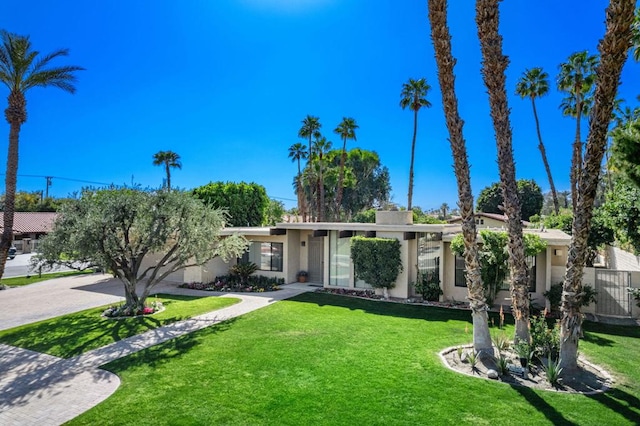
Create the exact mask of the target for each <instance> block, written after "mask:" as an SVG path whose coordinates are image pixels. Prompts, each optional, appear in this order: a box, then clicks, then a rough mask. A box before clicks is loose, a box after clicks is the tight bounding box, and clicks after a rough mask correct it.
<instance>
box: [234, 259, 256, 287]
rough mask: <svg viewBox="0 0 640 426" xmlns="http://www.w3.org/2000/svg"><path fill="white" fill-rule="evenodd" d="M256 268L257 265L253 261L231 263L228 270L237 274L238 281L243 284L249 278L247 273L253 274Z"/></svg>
mask: <svg viewBox="0 0 640 426" xmlns="http://www.w3.org/2000/svg"><path fill="white" fill-rule="evenodd" d="M257 270H258V265H256V264H255V263H253V262H240V263H238V264H236V265H233V266H232V267H231V269H229V272H231V274H232V275H237V276H238V277H239V278H240V282H241V283H243V284H247V281H248V279H249V275H251V274H253V273H254V272H255V271H257Z"/></svg>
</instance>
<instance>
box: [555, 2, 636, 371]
mask: <svg viewBox="0 0 640 426" xmlns="http://www.w3.org/2000/svg"><path fill="white" fill-rule="evenodd" d="M634 8H635V0H611V2H610V3H609V7H608V8H607V10H606V32H605V35H604V38H602V39H601V40H600V43H599V45H598V51H599V53H600V64H599V65H598V67H597V69H596V79H595V80H596V88H595V93H594V99H595V102H594V105H593V109H592V111H591V116H590V119H589V136H588V137H587V146H586V152H585V156H584V164H583V167H582V168H581V169H580V170H579V171H578V173H579V174H578V175H577V184H578V186H577V188H576V195H577V197H578V199H577V200H575V201H574V206H577V208H574V211H573V225H572V235H571V245H570V246H569V253H568V256H567V272H566V274H565V278H564V282H563V292H562V305H561V310H562V320H561V321H560V360H561V361H560V363H561V366H562V367H563V368H564V369H565V371H571V370H576V369H577V368H578V364H577V360H578V339H579V337H580V335H581V328H582V313H581V312H580V296H581V295H582V275H583V270H584V265H585V262H586V258H587V252H588V248H587V239H588V236H589V229H590V227H591V218H592V215H593V206H594V202H595V197H596V191H597V188H598V182H599V179H600V165H601V163H602V157H603V156H604V151H605V148H606V146H607V133H608V129H609V123H610V121H611V113H612V111H613V105H614V100H615V98H616V92H617V90H618V85H619V84H620V74H621V72H622V67H623V65H624V63H625V61H626V59H627V52H628V51H629V48H630V47H631V36H632V31H631V27H632V24H633V18H634V17H633V11H634Z"/></svg>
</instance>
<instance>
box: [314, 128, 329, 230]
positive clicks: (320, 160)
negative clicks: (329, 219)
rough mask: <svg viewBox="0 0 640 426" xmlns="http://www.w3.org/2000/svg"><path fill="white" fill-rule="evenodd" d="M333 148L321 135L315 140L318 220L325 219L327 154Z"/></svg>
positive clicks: (322, 220)
mask: <svg viewBox="0 0 640 426" xmlns="http://www.w3.org/2000/svg"><path fill="white" fill-rule="evenodd" d="M330 150H331V142H330V141H328V140H327V138H325V137H324V136H320V137H319V138H317V139H316V140H315V141H314V142H313V162H312V163H314V165H315V166H316V168H317V170H318V192H317V194H318V196H319V198H318V203H317V204H318V222H324V221H325V216H326V215H325V212H326V205H325V200H324V171H325V162H326V159H325V155H327V153H328V152H329V151H330Z"/></svg>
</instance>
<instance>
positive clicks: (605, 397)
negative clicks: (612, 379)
mask: <svg viewBox="0 0 640 426" xmlns="http://www.w3.org/2000/svg"><path fill="white" fill-rule="evenodd" d="M588 397H589V398H591V399H593V400H595V401H598V402H599V403H600V404H602V405H605V406H607V407H608V408H609V409H611V411H613V412H616V413H618V414H620V415H621V416H623V417H624V418H625V419H627V420H629V421H630V422H632V423H633V424H640V399H638V398H637V397H635V396H634V395H631V394H630V393H628V392H625V391H624V390H622V389H620V388H613V389H610V390H608V391H607V392H604V393H599V394H595V395H588Z"/></svg>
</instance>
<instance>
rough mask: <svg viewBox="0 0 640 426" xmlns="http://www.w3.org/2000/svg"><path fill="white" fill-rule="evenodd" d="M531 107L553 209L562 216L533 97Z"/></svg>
mask: <svg viewBox="0 0 640 426" xmlns="http://www.w3.org/2000/svg"><path fill="white" fill-rule="evenodd" d="M531 106H532V107H533V118H535V120H536V132H537V133H538V142H539V144H538V149H539V150H540V155H542V162H543V163H544V169H545V171H546V172H547V178H548V179H549V187H550V188H551V198H552V199H553V209H554V211H555V212H556V214H560V203H559V202H558V194H557V193H556V185H555V184H554V183H553V177H552V176H551V167H549V160H547V150H546V149H545V148H544V143H542V134H541V133H540V122H539V121H538V111H537V110H536V101H535V98H534V97H533V96H532V97H531Z"/></svg>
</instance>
